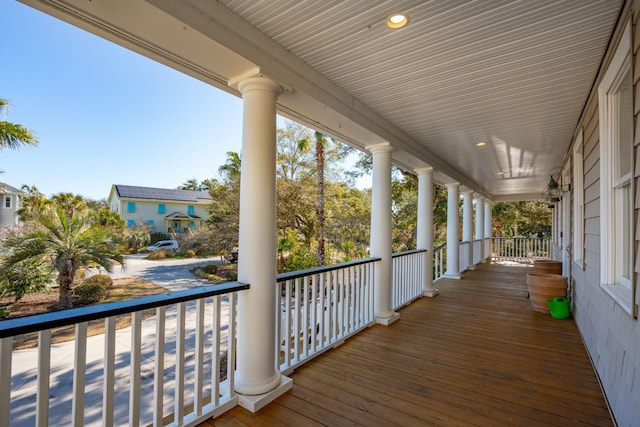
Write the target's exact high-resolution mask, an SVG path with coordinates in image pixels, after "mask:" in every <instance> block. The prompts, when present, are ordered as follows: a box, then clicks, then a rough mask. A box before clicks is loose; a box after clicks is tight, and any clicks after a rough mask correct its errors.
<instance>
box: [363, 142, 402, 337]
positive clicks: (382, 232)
mask: <svg viewBox="0 0 640 427" xmlns="http://www.w3.org/2000/svg"><path fill="white" fill-rule="evenodd" d="M367 150H369V151H370V152H371V154H372V155H373V176H372V194H371V244H370V247H371V256H373V257H380V258H381V261H379V262H377V263H376V264H375V269H374V274H375V277H374V301H373V309H374V316H375V318H376V322H377V323H379V324H381V325H390V324H391V323H393V322H395V321H396V320H398V319H399V318H400V315H399V314H398V313H395V312H394V311H393V310H391V277H392V276H391V275H392V271H391V268H392V267H391V266H392V260H391V244H392V241H391V152H392V151H393V148H392V147H391V145H390V144H389V143H386V142H385V143H382V144H376V145H372V146H368V147H367Z"/></svg>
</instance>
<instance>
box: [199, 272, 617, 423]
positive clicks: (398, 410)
mask: <svg viewBox="0 0 640 427" xmlns="http://www.w3.org/2000/svg"><path fill="white" fill-rule="evenodd" d="M531 271H532V269H531V267H527V266H505V265H498V264H483V265H479V266H477V268H476V270H474V271H469V272H466V273H465V274H464V278H463V279H462V280H441V281H439V282H437V287H438V288H439V289H440V295H439V296H437V297H436V298H421V299H419V300H417V301H415V302H414V303H413V304H411V305H410V306H408V307H405V308H403V309H402V310H401V311H400V314H401V318H400V320H399V321H398V322H396V323H394V324H392V325H391V326H388V327H385V326H378V325H376V326H373V327H371V328H369V329H367V330H365V331H363V332H362V333H360V334H359V335H357V336H355V337H353V338H352V339H350V340H348V341H347V342H346V343H345V344H344V345H342V346H340V347H338V348H336V349H334V350H331V351H329V352H327V353H325V354H324V355H322V356H320V357H318V358H317V359H315V360H314V361H311V362H310V363H308V364H306V365H305V366H303V367H301V368H298V369H297V370H296V371H295V372H294V373H293V374H292V375H291V377H292V378H293V381H294V386H293V390H291V391H290V392H288V393H286V394H285V395H283V396H282V397H280V398H279V399H277V400H276V401H275V402H274V403H272V404H271V405H268V406H267V407H266V408H263V409H262V410H261V411H258V412H257V413H255V414H252V413H250V412H248V411H246V410H244V409H242V408H240V407H236V408H234V409H233V410H231V411H229V412H227V413H226V414H224V415H223V416H221V417H219V418H216V419H214V420H210V421H208V422H206V423H205V424H203V425H205V426H207V425H208V426H214V425H215V426H226V425H249V426H262V425H264V426H267V425H268V426H273V425H283V426H285V425H290V426H302V425H304V426H313V425H330V426H341V425H367V426H375V425H380V426H382V425H384V426H391V425H403V426H412V425H446V426H451V425H482V426H489V425H523V426H532V425H562V426H568V425H581V426H583V425H594V426H611V425H612V424H613V423H612V420H611V417H610V415H609V412H608V410H607V406H606V403H605V399H604V397H603V395H602V392H601V390H600V387H599V385H598V380H597V378H596V375H595V373H594V371H593V369H592V366H591V363H590V361H589V358H588V356H587V353H586V350H585V347H584V345H583V343H582V340H581V338H580V335H579V333H578V329H577V327H576V324H575V322H574V321H573V320H556V319H553V318H551V316H549V315H545V314H542V313H536V312H534V311H532V310H531V308H530V305H529V301H528V300H527V298H526V296H527V286H526V273H527V272H531Z"/></svg>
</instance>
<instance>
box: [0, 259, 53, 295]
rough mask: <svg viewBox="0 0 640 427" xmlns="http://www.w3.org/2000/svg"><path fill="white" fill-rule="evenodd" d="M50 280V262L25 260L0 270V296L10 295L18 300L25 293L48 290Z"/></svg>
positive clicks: (51, 278) (51, 276) (51, 275)
mask: <svg viewBox="0 0 640 427" xmlns="http://www.w3.org/2000/svg"><path fill="white" fill-rule="evenodd" d="M3 276H4V277H3ZM52 280H53V273H52V271H51V264H48V263H46V262H45V261H43V260H40V259H30V260H25V261H23V262H21V263H18V264H15V265H13V266H11V267H9V268H5V269H3V270H2V271H0V297H4V296H12V297H13V298H14V299H15V301H16V302H18V301H19V300H20V298H22V297H23V296H24V295H25V294H30V293H35V292H41V291H46V290H49V283H51V281H52Z"/></svg>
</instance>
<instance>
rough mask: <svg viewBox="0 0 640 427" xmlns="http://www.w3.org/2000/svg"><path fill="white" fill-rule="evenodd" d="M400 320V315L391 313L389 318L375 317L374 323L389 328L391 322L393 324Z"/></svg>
mask: <svg viewBox="0 0 640 427" xmlns="http://www.w3.org/2000/svg"><path fill="white" fill-rule="evenodd" d="M399 319H400V313H395V312H394V313H393V314H392V315H391V316H389V317H376V323H377V324H378V325H384V326H389V325H390V324H392V323H393V322H395V321H396V320H399Z"/></svg>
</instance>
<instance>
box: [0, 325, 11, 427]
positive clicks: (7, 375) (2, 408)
mask: <svg viewBox="0 0 640 427" xmlns="http://www.w3.org/2000/svg"><path fill="white" fill-rule="evenodd" d="M12 355H13V337H6V338H0V426H8V425H9V419H10V410H11V359H12Z"/></svg>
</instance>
